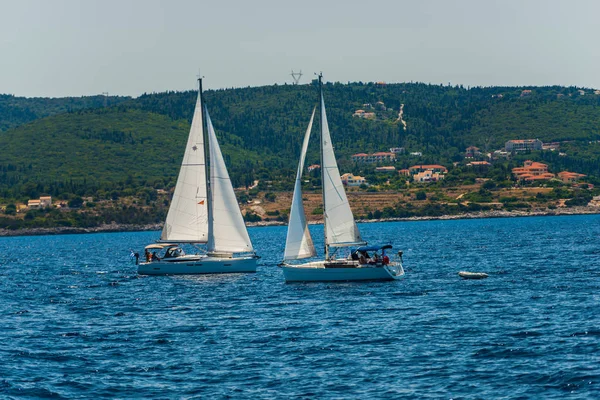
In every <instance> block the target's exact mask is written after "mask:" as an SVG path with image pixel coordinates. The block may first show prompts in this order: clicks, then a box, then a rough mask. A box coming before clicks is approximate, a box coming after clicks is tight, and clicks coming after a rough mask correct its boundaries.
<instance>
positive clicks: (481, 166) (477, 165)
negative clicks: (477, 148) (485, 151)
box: [467, 161, 492, 170]
mask: <svg viewBox="0 0 600 400" xmlns="http://www.w3.org/2000/svg"><path fill="white" fill-rule="evenodd" d="M491 166H492V164H490V163H489V162H487V161H471V162H470V163H468V164H467V167H473V168H475V169H479V170H484V169H488V168H489V167H491Z"/></svg>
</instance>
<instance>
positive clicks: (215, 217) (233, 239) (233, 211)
mask: <svg viewBox="0 0 600 400" xmlns="http://www.w3.org/2000/svg"><path fill="white" fill-rule="evenodd" d="M205 115H206V126H207V129H208V144H209V151H210V191H211V193H210V200H211V201H210V210H211V221H210V226H211V229H210V234H209V239H208V245H207V247H208V251H211V252H227V253H241V252H251V251H254V250H253V248H252V243H251V242H250V237H249V236H248V231H247V230H246V225H245V224H244V218H243V217H242V212H241V211H240V207H239V205H238V202H237V198H236V197H235V193H234V191H233V186H232V185H231V180H230V179H229V174H228V173H227V167H226V166H225V161H224V160H223V155H222V154H221V149H220V148H219V143H218V142H217V136H216V135H215V129H214V127H213V125H212V122H211V120H210V116H209V115H208V110H205Z"/></svg>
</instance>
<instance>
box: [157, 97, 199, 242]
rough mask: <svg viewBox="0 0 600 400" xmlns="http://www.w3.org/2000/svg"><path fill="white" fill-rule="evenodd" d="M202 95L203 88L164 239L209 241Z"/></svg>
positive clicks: (162, 238)
mask: <svg viewBox="0 0 600 400" xmlns="http://www.w3.org/2000/svg"><path fill="white" fill-rule="evenodd" d="M200 97H201V96H200V92H199V93H198V99H197V100H196V108H195V109H194V117H193V119H192V127H191V128H190V133H189V136H188V141H187V145H186V147H185V153H184V156H183V162H182V163H181V169H180V170H179V177H178V178H177V184H176V185H175V192H174V193H173V200H172V201H171V206H170V207H169V212H168V213H167V219H166V221H165V226H164V228H163V231H162V234H161V237H160V239H161V241H173V242H193V243H206V242H207V241H208V201H207V200H208V199H207V197H206V194H207V190H206V162H205V156H204V136H203V134H204V132H203V129H202V101H201V98H200Z"/></svg>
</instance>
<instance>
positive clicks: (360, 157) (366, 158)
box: [351, 151, 396, 163]
mask: <svg viewBox="0 0 600 400" xmlns="http://www.w3.org/2000/svg"><path fill="white" fill-rule="evenodd" d="M351 158H352V161H353V162H355V163H382V162H393V161H396V154H394V153H388V152H384V151H380V152H377V153H373V154H366V153H358V154H353V155H352V157H351Z"/></svg>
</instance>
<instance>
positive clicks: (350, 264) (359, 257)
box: [279, 74, 404, 282]
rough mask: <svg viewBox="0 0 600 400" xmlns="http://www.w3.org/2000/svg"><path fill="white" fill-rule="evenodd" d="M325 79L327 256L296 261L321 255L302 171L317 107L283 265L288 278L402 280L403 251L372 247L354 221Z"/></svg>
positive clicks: (323, 167)
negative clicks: (333, 139) (345, 250)
mask: <svg viewBox="0 0 600 400" xmlns="http://www.w3.org/2000/svg"><path fill="white" fill-rule="evenodd" d="M322 78H323V76H322V75H321V74H320V75H319V94H320V96H319V105H320V107H319V109H320V131H321V135H320V136H321V137H320V139H321V140H320V142H321V143H320V152H321V183H322V191H323V225H324V231H325V259H324V260H319V261H312V262H308V263H305V264H293V263H291V262H292V261H293V260H299V259H305V258H310V257H315V256H316V254H317V252H316V250H315V247H314V245H313V241H312V238H311V235H310V231H309V230H308V226H307V223H306V217H305V213H304V206H303V205H302V172H303V169H304V160H305V158H306V151H307V149H308V143H309V138H310V133H311V130H312V125H313V121H314V117H315V110H313V113H312V116H311V118H310V122H309V125H308V129H307V130H306V133H305V135H304V141H303V143H302V150H301V153H300V161H299V163H298V170H297V171H296V181H295V186H294V194H293V196H292V207H291V209H290V217H289V224H288V231H287V238H286V245H285V251H284V257H283V258H284V260H283V262H282V263H281V264H279V266H280V267H281V268H282V270H283V276H284V277H285V280H286V282H298V281H301V282H306V281H362V280H395V279H400V278H402V277H403V276H404V269H403V268H402V252H398V257H399V260H398V261H394V260H391V259H390V255H388V254H387V252H388V251H389V250H390V249H391V248H392V246H391V245H384V246H367V243H366V242H365V241H364V240H363V239H362V237H361V235H360V231H359V230H358V226H357V225H356V222H355V221H354V216H353V214H352V210H351V209H350V204H349V203H348V198H347V196H346V192H345V190H344V186H343V184H342V180H341V178H340V172H339V169H338V165H337V162H336V159H335V154H334V151H333V145H332V143H331V135H330V132H329V125H328V123H327V114H326V112H325V102H324V98H323V84H322ZM341 248H350V252H349V253H350V254H349V255H348V256H347V257H343V258H336V254H337V252H338V250H340V249H341ZM369 253H370V255H369Z"/></svg>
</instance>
